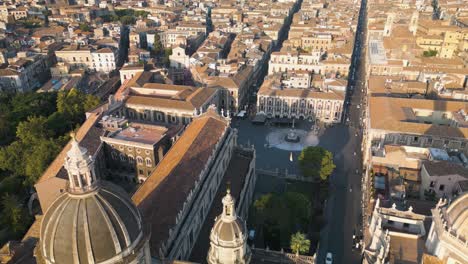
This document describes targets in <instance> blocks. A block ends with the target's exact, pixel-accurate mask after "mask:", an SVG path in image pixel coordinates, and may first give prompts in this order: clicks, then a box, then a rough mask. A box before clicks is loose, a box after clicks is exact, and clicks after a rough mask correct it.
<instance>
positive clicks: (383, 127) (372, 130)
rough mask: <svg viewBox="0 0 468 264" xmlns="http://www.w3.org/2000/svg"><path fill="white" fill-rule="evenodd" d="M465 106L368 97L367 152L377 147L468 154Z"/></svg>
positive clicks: (467, 127) (442, 101) (463, 104)
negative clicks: (417, 148) (441, 150)
mask: <svg viewBox="0 0 468 264" xmlns="http://www.w3.org/2000/svg"><path fill="white" fill-rule="evenodd" d="M467 112H468V109H467V105H466V103H464V102H455V101H444V100H437V101H435V100H425V99H406V98H392V97H370V98H369V118H368V119H366V120H365V122H366V123H367V127H368V139H367V147H366V149H367V150H370V147H371V146H376V145H379V144H380V145H387V144H395V145H404V146H415V147H425V148H428V147H435V148H442V149H454V150H458V151H459V152H463V153H465V155H467V153H468V141H467V137H468V125H467V121H466V120H467V118H466V113H467Z"/></svg>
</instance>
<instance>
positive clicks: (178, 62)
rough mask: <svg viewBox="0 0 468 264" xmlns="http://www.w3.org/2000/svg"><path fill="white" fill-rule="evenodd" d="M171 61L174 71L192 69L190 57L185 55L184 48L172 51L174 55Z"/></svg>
mask: <svg viewBox="0 0 468 264" xmlns="http://www.w3.org/2000/svg"><path fill="white" fill-rule="evenodd" d="M169 60H170V61H171V68H173V69H188V68H189V67H190V56H189V55H187V54H186V53H185V48H184V47H183V46H178V47H175V48H174V49H172V55H170V56H169Z"/></svg>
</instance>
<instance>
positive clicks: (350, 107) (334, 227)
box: [317, 0, 367, 264]
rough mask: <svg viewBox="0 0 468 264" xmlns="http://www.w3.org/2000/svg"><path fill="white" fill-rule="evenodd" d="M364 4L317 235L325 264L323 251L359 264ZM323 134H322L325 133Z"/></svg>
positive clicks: (336, 259) (341, 260)
mask: <svg viewBox="0 0 468 264" xmlns="http://www.w3.org/2000/svg"><path fill="white" fill-rule="evenodd" d="M366 5H367V1H366V0H362V1H361V9H360V12H359V20H358V26H357V30H356V38H355V43H354V51H353V56H352V62H351V67H350V74H349V80H348V90H347V94H346V99H345V106H346V107H345V111H344V113H343V118H342V120H343V121H342V122H343V124H342V125H340V126H343V127H346V128H345V129H344V130H347V133H344V134H343V137H345V138H346V140H345V142H346V143H345V144H344V145H343V147H342V149H341V151H340V152H339V153H335V164H336V166H337V167H336V170H335V172H334V173H333V175H332V177H331V179H330V188H331V191H330V197H329V200H328V202H327V208H326V211H325V214H326V215H325V216H326V219H327V225H326V226H325V228H324V229H323V230H322V232H321V239H320V246H319V252H318V254H317V257H318V262H317V263H320V264H321V263H325V256H326V254H327V252H330V253H332V255H333V263H361V250H355V249H354V247H353V245H354V244H353V235H354V234H355V235H357V236H359V235H360V234H361V224H362V215H361V178H362V175H363V170H362V151H361V143H362V136H363V134H362V131H363V129H362V125H361V122H362V120H361V115H362V112H363V110H364V109H365V106H364V104H363V98H364V96H365V94H364V92H365V91H364V84H365V76H366V74H365V56H366V54H365V52H362V51H363V48H364V45H365V41H366V37H365V36H366V32H365V31H366ZM325 133H326V132H325Z"/></svg>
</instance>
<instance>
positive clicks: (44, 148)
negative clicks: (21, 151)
mask: <svg viewBox="0 0 468 264" xmlns="http://www.w3.org/2000/svg"><path fill="white" fill-rule="evenodd" d="M61 148H62V146H61V145H60V144H58V142H56V140H41V141H39V142H37V143H36V144H35V145H34V146H32V147H31V149H29V151H28V155H26V157H25V158H24V167H25V172H24V174H25V176H26V184H27V185H28V186H32V185H33V184H34V183H36V182H37V180H38V179H39V177H40V176H41V175H42V173H43V172H44V171H45V170H46V169H47V167H48V166H49V164H50V163H51V162H52V161H53V160H54V158H55V157H56V156H57V154H58V153H59V152H60V149H61Z"/></svg>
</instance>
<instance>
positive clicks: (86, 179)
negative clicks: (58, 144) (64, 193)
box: [64, 134, 97, 194]
mask: <svg viewBox="0 0 468 264" xmlns="http://www.w3.org/2000/svg"><path fill="white" fill-rule="evenodd" d="M71 136H72V142H71V148H70V150H69V151H68V152H67V157H66V158H65V162H64V167H65V169H66V170H67V173H68V180H69V187H68V191H69V193H71V194H83V193H87V192H89V191H93V190H95V189H96V188H97V179H96V173H95V171H94V160H93V159H92V157H91V156H88V155H87V153H88V150H87V149H85V148H82V147H80V145H79V144H78V141H77V140H76V138H75V135H74V134H72V135H71Z"/></svg>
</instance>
